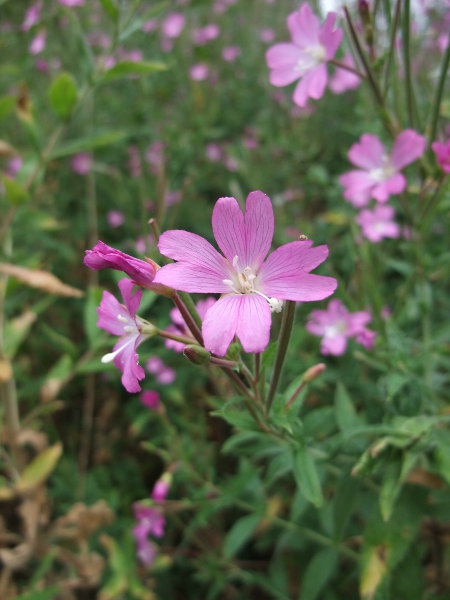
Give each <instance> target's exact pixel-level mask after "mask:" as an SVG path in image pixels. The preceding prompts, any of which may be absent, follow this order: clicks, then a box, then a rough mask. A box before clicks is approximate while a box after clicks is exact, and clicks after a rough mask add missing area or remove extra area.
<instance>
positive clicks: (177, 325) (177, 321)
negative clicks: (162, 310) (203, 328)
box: [164, 296, 216, 352]
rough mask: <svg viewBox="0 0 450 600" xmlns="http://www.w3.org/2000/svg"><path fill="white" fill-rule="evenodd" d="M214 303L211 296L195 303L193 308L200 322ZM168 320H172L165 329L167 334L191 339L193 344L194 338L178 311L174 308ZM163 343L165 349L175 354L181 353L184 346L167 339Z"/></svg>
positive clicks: (214, 300)
mask: <svg viewBox="0 0 450 600" xmlns="http://www.w3.org/2000/svg"><path fill="white" fill-rule="evenodd" d="M215 302H216V299H215V298H213V297H212V296H208V298H205V299H204V300H199V301H198V302H197V304H196V305H195V307H196V309H197V312H198V315H199V317H200V318H201V320H202V321H203V319H204V318H205V315H206V313H207V311H208V309H209V308H211V306H212V305H213V304H215ZM170 318H171V319H172V324H171V325H169V326H168V327H167V328H166V331H168V332H169V333H176V334H177V335H183V336H184V337H191V338H192V341H193V342H194V337H193V336H192V333H191V332H190V331H189V328H188V327H187V325H186V323H185V321H184V319H183V317H182V316H181V313H180V311H179V310H178V308H177V307H176V306H175V307H174V308H172V310H171V311H170ZM164 343H165V345H166V348H170V349H171V350H175V352H183V350H184V346H185V344H183V343H182V342H177V341H176V340H169V339H168V338H166V339H165V340H164Z"/></svg>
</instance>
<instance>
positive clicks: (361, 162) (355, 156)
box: [348, 133, 385, 171]
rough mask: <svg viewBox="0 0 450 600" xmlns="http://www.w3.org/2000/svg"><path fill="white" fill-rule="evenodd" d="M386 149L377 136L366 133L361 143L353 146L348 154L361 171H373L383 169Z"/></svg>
mask: <svg viewBox="0 0 450 600" xmlns="http://www.w3.org/2000/svg"><path fill="white" fill-rule="evenodd" d="M384 153H385V149H384V146H383V144H382V143H381V142H380V140H379V139H378V138H377V136H376V135H372V134H371V133H365V134H363V135H362V136H361V139H360V141H359V142H356V143H355V144H353V146H352V147H351V148H350V150H349V152H348V159H349V161H350V162H352V163H353V164H354V165H355V166H357V167H360V168H361V169H366V170H368V171H369V170H371V169H380V168H383V155H384Z"/></svg>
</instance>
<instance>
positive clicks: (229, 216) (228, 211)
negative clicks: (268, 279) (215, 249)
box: [212, 198, 247, 269]
mask: <svg viewBox="0 0 450 600" xmlns="http://www.w3.org/2000/svg"><path fill="white" fill-rule="evenodd" d="M212 229H213V233H214V237H215V238H216V241H217V244H218V246H219V248H220V249H221V250H222V252H223V253H224V254H225V256H226V258H227V260H228V262H229V263H230V265H232V264H233V259H234V257H235V256H238V257H239V263H238V265H239V267H241V265H242V263H243V262H245V258H246V244H245V225H244V215H243V214H242V211H241V209H240V207H239V204H238V203H237V200H236V199H235V198H219V199H218V200H217V202H216V205H215V206H214V210H213V214H212ZM246 266H247V264H243V265H242V269H245V267H246Z"/></svg>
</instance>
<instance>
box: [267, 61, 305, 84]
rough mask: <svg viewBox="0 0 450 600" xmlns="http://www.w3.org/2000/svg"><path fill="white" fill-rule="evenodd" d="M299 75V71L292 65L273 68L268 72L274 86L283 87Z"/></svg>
mask: <svg viewBox="0 0 450 600" xmlns="http://www.w3.org/2000/svg"><path fill="white" fill-rule="evenodd" d="M299 77H300V73H299V72H298V71H296V70H295V69H294V68H293V67H292V66H289V67H281V68H278V69H273V70H272V71H270V74H269V81H270V83H271V84H272V85H274V86H275V87H284V86H285V85H289V84H290V83H292V82H293V81H296V80H297V79H298V78H299Z"/></svg>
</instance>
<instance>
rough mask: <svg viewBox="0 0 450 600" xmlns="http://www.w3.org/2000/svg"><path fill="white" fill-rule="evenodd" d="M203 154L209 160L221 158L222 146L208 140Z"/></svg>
mask: <svg viewBox="0 0 450 600" xmlns="http://www.w3.org/2000/svg"><path fill="white" fill-rule="evenodd" d="M205 154H206V156H207V157H208V159H209V160H210V161H211V162H219V161H220V160H222V157H223V155H222V148H221V147H220V146H219V144H217V143H216V142H210V143H209V144H207V145H206V149H205Z"/></svg>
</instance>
